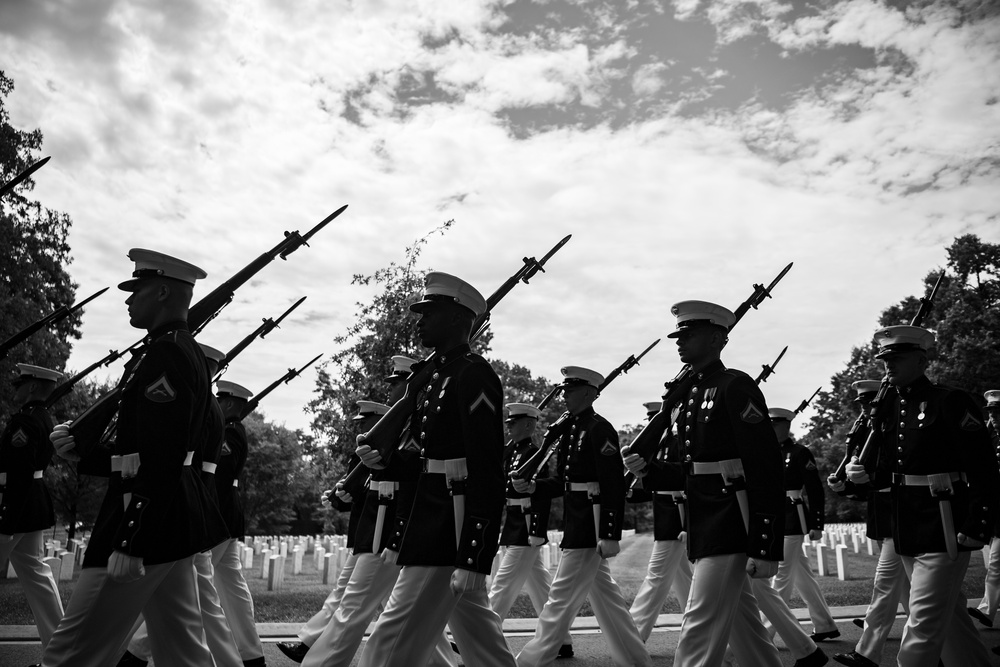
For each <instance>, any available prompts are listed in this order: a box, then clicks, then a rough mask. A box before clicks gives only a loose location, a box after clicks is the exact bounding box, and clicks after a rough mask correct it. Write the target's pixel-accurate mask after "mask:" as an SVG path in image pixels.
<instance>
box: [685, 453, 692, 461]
mask: <svg viewBox="0 0 1000 667" xmlns="http://www.w3.org/2000/svg"><path fill="white" fill-rule="evenodd" d="M684 462H685V463H691V455H690V454H688V455H687V456H685V457H684Z"/></svg>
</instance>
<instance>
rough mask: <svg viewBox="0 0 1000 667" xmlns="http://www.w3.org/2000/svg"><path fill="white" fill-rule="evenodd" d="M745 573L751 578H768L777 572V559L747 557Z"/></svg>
mask: <svg viewBox="0 0 1000 667" xmlns="http://www.w3.org/2000/svg"><path fill="white" fill-rule="evenodd" d="M747 574H749V575H750V578H751V579H770V578H771V577H773V576H774V575H776V574H778V561H776V560H764V559H763V558H748V559H747Z"/></svg>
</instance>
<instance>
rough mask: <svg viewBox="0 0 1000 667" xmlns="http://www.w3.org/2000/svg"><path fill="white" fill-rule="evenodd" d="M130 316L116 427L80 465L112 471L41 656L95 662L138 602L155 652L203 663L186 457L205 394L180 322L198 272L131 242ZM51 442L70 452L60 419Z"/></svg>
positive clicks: (83, 666) (202, 500) (199, 520)
mask: <svg viewBox="0 0 1000 667" xmlns="http://www.w3.org/2000/svg"><path fill="white" fill-rule="evenodd" d="M129 258H130V259H132V260H133V261H134V262H135V265H136V266H135V272H134V273H133V274H132V279H131V280H128V281H125V282H123V283H121V284H120V285H119V286H118V287H119V289H122V290H124V291H126V292H129V293H130V295H129V298H128V299H127V300H126V301H125V303H126V304H127V305H128V311H129V318H130V323H131V325H132V326H133V327H136V328H139V329H145V330H146V331H147V332H148V336H147V337H146V345H145V347H144V348H143V350H142V352H141V353H139V354H138V355H136V356H135V357H133V359H132V360H131V361H130V362H129V363H128V364H126V367H125V374H124V376H123V378H122V381H121V384H120V386H121V402H120V405H119V408H118V422H117V437H116V438H115V439H114V441H113V442H112V443H111V448H110V449H109V448H106V447H101V446H95V447H94V450H93V451H92V452H91V453H89V455H88V456H87V457H85V458H84V459H83V460H81V462H80V465H79V468H80V471H81V472H89V473H91V474H93V473H96V474H103V475H105V476H109V477H111V479H110V482H109V484H108V491H107V494H106V495H105V498H104V502H103V504H102V505H101V509H100V512H99V513H98V517H97V521H96V523H95V526H94V531H93V533H92V535H91V538H90V542H89V544H88V546H87V553H86V556H85V558H84V563H83V570H82V572H81V574H80V578H79V580H78V581H77V584H76V588H75V589H74V591H73V596H72V598H71V599H70V603H69V608H68V609H67V610H66V615H65V616H64V617H63V619H62V621H61V622H60V624H59V627H58V628H57V629H56V632H55V634H54V635H53V636H52V639H51V641H50V642H49V645H48V646H47V647H46V649H45V652H44V654H43V655H42V665H44V666H46V667H55V666H57V665H74V667H88V666H93V667H106V666H107V665H108V664H111V662H112V661H113V659H114V656H115V655H116V654H117V652H118V651H119V650H120V648H121V646H122V645H123V644H124V642H125V639H126V638H127V637H128V634H129V632H130V630H131V628H132V623H133V621H134V620H135V618H136V617H137V616H138V615H139V613H140V612H142V613H143V615H144V617H145V619H146V622H147V624H148V626H149V636H150V642H151V645H152V654H153V658H154V660H156V661H158V662H162V663H164V664H184V665H192V666H204V667H210V666H211V665H212V664H213V661H212V656H211V655H210V654H209V652H208V648H207V647H206V645H205V643H204V638H203V629H202V619H201V612H200V610H199V606H198V592H197V584H196V582H195V572H194V566H193V560H194V556H195V554H198V553H200V552H202V551H204V550H206V549H208V548H210V547H211V546H213V545H212V544H208V543H207V542H206V528H205V525H204V520H203V517H204V516H205V513H206V512H207V511H209V510H210V509H212V508H211V505H210V500H209V498H208V494H207V491H206V490H205V486H204V484H202V481H201V479H200V478H199V476H198V474H199V472H200V471H196V470H194V469H193V468H192V465H191V464H192V462H193V460H194V452H195V450H197V449H199V448H200V447H201V446H202V444H203V439H204V437H205V420H206V416H207V414H208V411H209V409H210V406H209V402H210V401H212V400H213V397H212V394H211V390H210V386H209V379H208V370H207V366H206V362H205V357H204V354H202V351H201V350H200V349H199V347H198V344H197V343H195V341H194V338H193V336H192V335H191V333H190V332H189V331H188V326H187V315H188V307H189V305H190V303H191V295H192V291H193V288H194V284H195V281H196V280H197V279H200V278H204V277H205V275H206V274H205V272H204V271H202V270H201V269H199V268H198V267H196V266H194V265H192V264H189V263H188V262H185V261H182V260H179V259H176V258H174V257H170V256H169V255H164V254H162V253H159V252H154V251H151V250H142V249H133V250H131V251H130V252H129ZM50 439H51V440H52V442H53V444H54V445H55V446H56V451H57V453H59V454H60V456H64V457H67V458H79V454H78V453H76V452H74V450H75V449H76V446H77V443H76V440H75V438H74V436H73V435H72V434H71V433H70V430H69V425H68V424H61V425H59V426H57V427H56V428H55V429H54V431H53V433H52V435H51V436H50Z"/></svg>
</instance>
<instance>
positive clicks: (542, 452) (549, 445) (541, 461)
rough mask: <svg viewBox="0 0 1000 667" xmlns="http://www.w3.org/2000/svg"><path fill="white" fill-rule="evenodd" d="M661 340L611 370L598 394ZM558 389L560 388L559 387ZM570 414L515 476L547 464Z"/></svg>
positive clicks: (554, 425) (527, 476)
mask: <svg viewBox="0 0 1000 667" xmlns="http://www.w3.org/2000/svg"><path fill="white" fill-rule="evenodd" d="M659 342H660V339H659V338H657V339H656V340H654V341H653V342H652V344H651V345H650V346H649V347H647V348H646V349H645V350H643V351H642V352H640V353H639V356H635V355H631V356H629V358H628V359H626V360H625V361H624V362H623V363H622V364H621V365H620V366H619V367H618V368H616V369H615V370H613V371H611V373H610V374H609V375H608V376H607V377H606V378H605V379H604V382H602V383H601V386H600V387H599V388H598V390H597V394H598V396H599V395H600V393H601V392H602V391H603V390H604V389H606V388H607V386H608V385H609V384H611V383H612V381H614V379H615V378H617V377H618V376H619V375H621V374H622V373H627V372H628V370H629V369H630V368H632V367H633V366H636V365H637V364H638V363H639V360H640V359H642V358H643V357H644V356H646V353H647V352H649V351H650V350H652V349H653V348H654V347H656V344H657V343H659ZM556 389H558V387H557V388H556ZM556 389H553V390H552V391H553V392H554V391H556ZM569 416H570V414H569V412H564V413H562V415H560V416H559V418H558V419H556V420H555V421H554V422H552V423H551V424H550V425H549V427H548V428H547V429H546V430H545V437H544V439H543V441H542V446H541V447H539V449H538V451H536V452H535V453H534V454H532V455H531V458H529V459H528V460H527V461H525V462H524V463H523V464H522V465H521V467H520V468H518V469H517V470H516V471H514V473H513V475H512V476H513V477H516V478H518V479H531V478H532V477H534V476H535V475H537V474H538V471H539V470H541V469H542V468H543V467H544V466H545V464H546V463H548V462H549V458H551V457H552V454H553V452H555V451H556V447H557V446H558V444H559V436H560V435H562V432H561V429H560V426H561V425H562V424H563V422H565V421H566V420H567V419H568V418H569Z"/></svg>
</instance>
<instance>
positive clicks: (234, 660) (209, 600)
mask: <svg viewBox="0 0 1000 667" xmlns="http://www.w3.org/2000/svg"><path fill="white" fill-rule="evenodd" d="M194 571H195V577H196V579H197V581H198V604H199V606H200V607H201V621H202V625H203V626H204V628H205V639H206V640H207V642H208V650H209V652H211V654H212V658H213V659H214V660H215V665H216V667H243V660H242V659H241V658H240V652H239V651H238V650H237V648H236V640H235V639H233V632H232V630H230V629H229V622H228V621H227V620H226V614H225V612H223V611H222V606H221V604H220V603H219V593H218V591H217V590H216V589H215V582H214V581H213V579H212V574H213V569H212V556H211V553H210V552H207V551H206V552H205V553H200V554H195V556H194ZM143 621H144V616H142V615H141V614H140V615H139V617H138V618H136V620H135V623H134V624H133V628H134V632H133V633H132V639H131V640H130V641H129V643H128V652H129V653H131V654H132V655H134V656H135V657H137V658H139V659H141V660H145V661H147V662H149V660H150V658H151V657H152V652H151V649H150V642H149V632H148V630H147V627H146V624H145V623H144V622H143Z"/></svg>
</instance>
